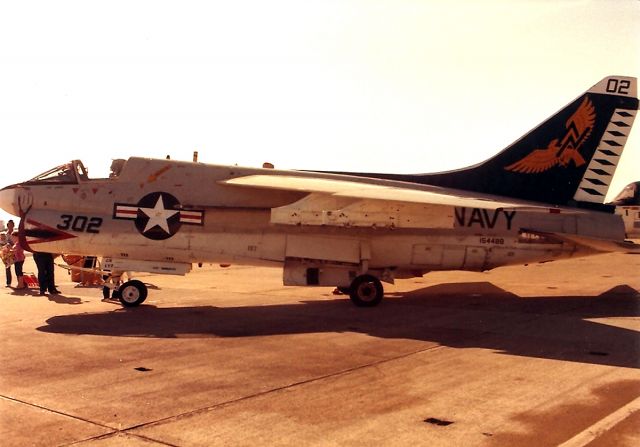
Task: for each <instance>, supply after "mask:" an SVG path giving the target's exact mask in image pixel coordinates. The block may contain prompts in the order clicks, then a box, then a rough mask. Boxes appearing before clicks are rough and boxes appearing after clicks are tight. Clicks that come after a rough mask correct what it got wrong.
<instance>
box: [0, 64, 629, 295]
mask: <svg viewBox="0 0 640 447" xmlns="http://www.w3.org/2000/svg"><path fill="white" fill-rule="evenodd" d="M637 110H638V98H637V80H636V79H635V78H631V77H624V76H610V77H607V78H605V79H603V80H602V81H600V82H598V83H597V84H596V85H594V86H593V87H591V88H590V89H589V90H588V91H586V92H585V93H584V94H582V95H581V96H580V97H578V98H577V99H575V100H574V101H573V102H571V103H570V104H568V105H567V106H566V107H564V108H563V109H561V110H560V111H559V112H558V113H556V114H555V115H553V116H552V117H551V118H549V119H548V120H546V121H545V122H543V123H542V124H540V125H539V126H538V127H536V128H535V129H533V130H532V131H530V132H529V133H528V134H526V135H525V136H523V137H522V138H520V139H519V140H517V141H516V142H515V143H513V144H512V145H510V146H508V147H507V148H506V149H504V150H503V151H502V152H500V153H498V154H497V155H495V156H494V157H493V158H491V159H489V160H487V161H485V162H483V163H480V164H478V165H476V166H473V167H469V168H466V169H461V170H457V171H451V172H444V173H435V174H416V175H400V174H397V175H394V174H374V173H366V174H363V173H346V172H310V171H294V170H276V169H258V168H247V167H237V166H217V165H209V164H202V163H190V162H181V161H173V160H163V159H147V158H137V157H132V158H129V159H128V160H116V161H115V162H114V164H113V165H112V170H113V172H112V175H111V176H110V178H102V179H99V178H93V179H92V178H89V176H88V175H87V170H86V169H85V167H84V166H83V164H82V162H81V161H79V160H74V161H72V162H70V163H66V164H63V165H61V166H58V167H56V168H53V169H51V170H49V171H47V172H45V173H43V174H40V175H38V176H36V177H34V178H33V179H31V180H28V181H26V182H24V183H20V184H16V185H12V186H8V187H6V188H4V189H2V190H1V191H0V206H1V207H2V208H3V209H4V210H6V211H8V212H10V213H12V214H15V215H18V216H20V218H21V220H20V226H19V228H20V239H21V241H22V243H23V245H24V246H25V247H26V248H27V249H29V250H36V251H43V252H51V253H66V254H77V255H91V256H100V257H103V258H104V262H103V264H102V265H103V268H104V269H105V270H110V271H112V272H114V274H115V273H117V272H122V271H130V270H131V271H138V272H153V273H162V274H177V275H182V274H186V273H187V272H189V271H190V270H191V268H192V264H194V263H237V264H249V265H259V264H264V263H269V264H271V263H278V264H281V265H282V266H283V268H284V273H283V279H284V281H283V282H284V284H285V285H304V286H336V287H339V288H340V289H342V290H343V291H345V292H346V293H348V294H349V296H350V298H351V300H352V301H353V303H354V304H356V305H357V306H375V305H377V304H378V303H379V302H380V301H381V299H382V298H383V286H382V282H387V283H393V281H394V279H396V278H408V277H419V276H422V275H424V274H425V273H427V272H430V271H434V270H471V271H483V270H489V269H493V268H496V267H499V266H504V265H513V264H527V263H532V262H549V261H554V260H557V259H562V258H570V257H576V256H586V255H593V254H597V253H605V252H610V251H623V252H637V251H638V250H639V247H640V245H636V244H634V243H632V242H629V241H626V240H625V227H624V224H623V221H622V218H621V216H620V215H617V214H615V213H614V207H613V206H609V205H605V204H604V199H605V196H606V194H607V191H608V188H609V185H610V183H611V179H612V177H613V175H614V172H615V169H616V166H617V164H618V161H619V159H620V155H621V154H622V150H623V148H624V145H625V142H626V141H627V137H628V136H629V132H630V131H631V126H632V123H633V120H634V118H635V116H636V113H637ZM117 293H118V296H119V298H120V301H121V302H122V304H123V305H124V306H137V305H139V304H140V303H142V302H143V301H144V300H145V298H146V297H147V288H146V286H145V285H144V283H142V282H141V281H137V280H130V281H127V282H125V283H124V284H122V285H121V286H120V287H119V289H118V290H117Z"/></svg>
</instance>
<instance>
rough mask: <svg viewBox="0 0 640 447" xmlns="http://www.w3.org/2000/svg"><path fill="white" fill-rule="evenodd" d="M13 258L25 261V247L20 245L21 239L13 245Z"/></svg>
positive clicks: (16, 260) (17, 260)
mask: <svg viewBox="0 0 640 447" xmlns="http://www.w3.org/2000/svg"><path fill="white" fill-rule="evenodd" d="M13 259H14V260H15V262H20V261H24V249H23V248H22V246H21V245H20V241H18V242H16V243H15V245H14V246H13Z"/></svg>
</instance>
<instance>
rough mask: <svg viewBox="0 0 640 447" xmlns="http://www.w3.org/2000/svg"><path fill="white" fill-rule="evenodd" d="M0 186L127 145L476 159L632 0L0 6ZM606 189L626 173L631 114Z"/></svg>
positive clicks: (398, 159)
mask: <svg viewBox="0 0 640 447" xmlns="http://www.w3.org/2000/svg"><path fill="white" fill-rule="evenodd" d="M0 42H1V43H0V148H1V151H2V152H1V153H2V158H3V160H4V163H3V165H4V169H3V170H2V176H1V177H0V184H2V185H6V184H10V183H15V182H18V181H22V180H26V179H28V178H31V177H33V176H35V175H36V174H38V173H40V172H42V171H44V170H46V169H48V168H50V167H53V166H55V165H58V164H62V163H64V162H66V161H68V160H70V159H74V158H80V159H82V160H83V161H84V162H85V165H87V166H88V167H89V173H90V174H93V175H95V176H102V175H106V174H107V172H108V167H109V165H110V160H111V159H112V158H127V157H129V156H131V155H137V156H153V157H164V156H165V155H167V154H171V156H172V158H174V159H184V160H190V159H191V156H192V152H193V151H194V150H197V151H199V154H200V161H203V162H207V163H216V164H235V163H237V164H240V165H249V166H260V165H261V164H262V163H263V162H265V161H269V162H271V163H273V164H275V165H276V167H279V168H301V169H334V170H346V171H348V170H353V171H369V172H371V171H379V172H433V171H439V170H447V169H453V168H456V167H463V166H466V165H469V164H474V163H477V162H479V161H482V160H484V159H486V158H488V157H490V156H491V155H493V154H494V153H496V152H497V151H499V150H500V149H502V148H503V147H504V146H506V145H508V144H509V143H511V142H512V141H513V140H515V139H517V138H518V137H519V136H521V135H522V134H523V133H525V132H526V131H528V130H530V129H531V128H533V127H534V126H535V125H536V124H538V123H539V122H540V121H542V120H543V119H544V118H546V117H547V116H550V115H551V114H553V113H555V112H556V111H557V110H558V109H560V108H561V107H563V106H564V105H565V104H567V103H568V102H570V101H571V100H572V99H574V98H575V97H577V96H578V95H580V94H581V93H582V92H583V91H585V90H586V89H587V88H589V87H590V86H591V85H593V84H595V83H596V82H597V81H599V80H600V79H602V78H603V77H605V76H607V75H611V74H615V75H628V76H636V77H638V76H639V75H640V2H639V1H635V0H634V1H624V0H616V1H613V0H612V1H582V0H581V1H552V0H549V1H544V0H537V1H469V2H461V1H456V2H451V1H427V0H335V1H331V0H318V1H311V0H308V1H300V0H290V1H289V0H272V1H268V2H266V1H249V0H244V1H242V0H240V1H228V0H227V1H220V2H216V1H202V2H196V1H180V2H177V1H175V2H162V1H133V0H126V1H114V0H110V1H109V2H89V1H64V0H57V1H55V2H50V1H46V2H45V1H42V2H30V1H21V2H16V1H13V2H8V1H0ZM636 127H637V128H636V129H635V130H634V132H633V133H632V136H631V138H630V139H629V141H628V144H627V149H626V151H625V155H624V156H623V159H622V165H621V167H620V168H619V170H618V173H617V175H616V178H615V180H614V182H615V183H614V186H613V189H615V192H616V193H617V191H618V190H619V189H621V188H622V187H623V186H624V185H626V184H627V183H629V182H631V181H634V180H640V172H639V169H638V168H639V167H640V147H639V146H640V135H639V134H640V129H638V128H640V123H638V124H637V126H636Z"/></svg>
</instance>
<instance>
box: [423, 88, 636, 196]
mask: <svg viewBox="0 0 640 447" xmlns="http://www.w3.org/2000/svg"><path fill="white" fill-rule="evenodd" d="M637 110H638V95H637V80H636V78H630V77H623V76H609V77H607V78H604V79H603V80H602V81H600V82H598V83H597V84H596V85H594V86H593V87H591V88H590V89H589V90H588V91H587V92H585V93H584V94H583V95H581V96H580V97H579V98H577V99H576V100H574V101H573V102H572V103H570V104H569V105H567V106H566V107H565V108H564V109H562V110H561V111H559V112H558V113H556V114H555V115H553V116H552V117H551V118H549V119H548V120H547V121H545V122H543V123H542V124H540V125H539V126H538V127H536V128H535V129H533V130H532V131H530V132H529V133H528V134H526V135H525V136H523V137H522V138H520V139H519V140H518V141H516V142H515V143H513V144H512V145H510V146H509V147H507V148H506V149H505V150H503V151H502V152H500V153H499V154H497V155H496V156H494V157H493V158H491V159H489V160H487V161H485V162H484V163H481V164H479V165H477V166H474V167H471V168H467V169H462V170H460V171H452V172H447V173H441V174H433V175H425V176H420V177H423V178H422V179H421V180H422V181H421V183H423V182H424V183H429V184H435V185H442V186H449V187H455V188H459V189H465V190H472V191H478V192H485V193H489V194H496V195H501V196H508V197H514V198H519V199H526V200H533V201H537V202H545V203H552V204H556V205H567V204H572V203H574V202H591V203H597V204H602V203H604V200H605V196H606V194H607V191H608V189H609V185H610V184H611V179H612V178H613V174H614V173H615V170H616V166H617V164H618V161H619V160H620V155H621V154H622V150H623V149H624V145H625V143H626V141H627V137H628V136H629V132H630V131H631V126H632V124H633V120H634V118H635V116H636V113H637Z"/></svg>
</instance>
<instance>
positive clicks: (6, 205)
mask: <svg viewBox="0 0 640 447" xmlns="http://www.w3.org/2000/svg"><path fill="white" fill-rule="evenodd" d="M0 208H2V209H3V210H4V211H5V212H7V213H9V214H13V215H14V216H19V215H20V210H19V207H18V200H17V194H16V187H15V186H7V187H6V188H2V189H0Z"/></svg>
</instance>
